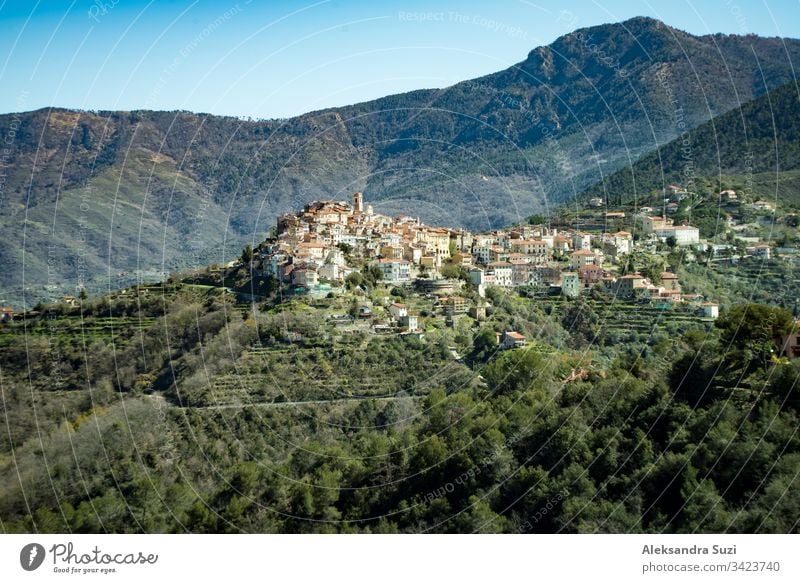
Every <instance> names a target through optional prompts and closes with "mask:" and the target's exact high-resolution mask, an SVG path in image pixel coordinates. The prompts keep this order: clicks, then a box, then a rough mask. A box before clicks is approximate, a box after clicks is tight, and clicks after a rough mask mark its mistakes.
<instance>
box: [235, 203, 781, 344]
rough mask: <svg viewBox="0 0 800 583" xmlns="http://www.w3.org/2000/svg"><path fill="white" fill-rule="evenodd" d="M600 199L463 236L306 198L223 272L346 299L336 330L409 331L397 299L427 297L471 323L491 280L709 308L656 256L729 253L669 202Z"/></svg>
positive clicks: (506, 285)
mask: <svg viewBox="0 0 800 583" xmlns="http://www.w3.org/2000/svg"><path fill="white" fill-rule="evenodd" d="M722 195H723V196H725V197H730V196H732V195H733V196H735V194H734V193H732V192H726V193H722ZM678 200H680V198H678ZM601 202H602V201H601ZM600 206H602V204H598V201H596V200H594V199H593V200H591V201H589V204H588V206H587V213H589V214H588V215H584V217H583V219H582V220H577V221H575V223H577V225H578V226H577V227H576V226H575V224H573V225H569V224H561V225H559V226H556V225H555V224H550V225H544V224H534V223H535V222H536V221H534V220H531V221H530V223H529V224H521V225H515V226H511V227H508V228H505V229H499V230H494V231H491V232H484V233H472V232H470V231H467V230H463V229H451V228H444V227H438V226H431V225H426V224H425V223H423V222H422V221H421V220H420V219H419V218H416V217H410V216H396V217H389V216H385V215H382V214H379V213H376V212H375V211H374V209H373V206H372V205H371V204H369V203H368V202H366V201H365V199H364V195H363V193H361V192H356V193H354V194H353V195H352V198H351V200H350V201H316V202H312V203H309V204H307V205H306V206H305V208H304V209H303V210H302V211H300V212H297V213H287V214H284V215H281V216H280V217H278V219H277V225H276V228H275V230H274V231H273V233H272V236H270V237H269V238H268V239H267V240H266V241H264V242H263V243H262V244H261V245H259V246H257V247H256V248H255V249H253V250H252V251H250V250H248V251H247V252H246V256H244V257H243V258H242V259H240V260H238V261H235V262H231V264H230V265H229V266H228V268H234V267H237V265H238V267H239V268H241V267H245V268H247V269H248V270H249V271H250V273H251V274H252V275H253V276H254V277H255V278H267V279H270V280H272V281H273V282H278V283H277V285H279V286H280V289H281V290H282V292H281V293H282V297H284V298H285V297H304V296H306V297H310V298H324V297H333V296H336V295H339V294H347V295H352V296H353V297H354V298H355V300H354V307H353V309H352V310H351V311H350V312H351V313H349V314H335V315H333V316H331V318H332V319H333V320H334V321H335V322H336V323H338V324H340V325H341V326H346V325H347V324H348V323H349V322H351V321H352V320H362V321H363V320H367V321H370V322H371V323H372V331H373V332H377V333H389V332H396V333H404V334H421V333H422V332H423V330H422V329H421V328H420V325H419V314H418V313H415V311H414V306H413V305H412V304H413V302H412V303H411V304H409V303H408V302H407V301H406V298H413V297H417V298H420V297H421V298H425V299H428V300H431V301H432V304H426V305H430V306H431V308H432V309H428V310H426V311H425V315H426V316H427V315H434V314H436V315H438V316H441V317H443V318H444V319H445V321H446V322H447V325H449V326H452V322H453V319H454V318H456V319H457V318H458V317H459V316H462V315H467V314H468V315H469V316H471V317H472V318H474V319H475V320H477V321H482V320H484V319H485V318H486V312H487V309H489V310H491V298H487V289H489V288H493V287H494V288H499V289H501V290H506V291H512V290H513V291H516V292H519V294H521V295H524V296H525V297H529V298H541V299H543V300H552V299H553V298H579V297H581V296H586V297H592V298H594V299H599V300H603V299H605V300H606V301H607V302H611V301H613V302H623V303H626V304H630V305H635V306H639V307H640V308H641V307H648V308H656V309H660V310H672V309H680V310H683V311H688V312H690V313H691V314H693V315H694V316H696V317H697V318H699V319H706V320H712V319H715V318H716V317H717V316H718V315H719V305H718V304H717V303H716V302H715V301H714V298H712V297H704V296H703V295H702V294H699V293H686V292H685V291H684V290H683V289H682V285H681V281H680V278H679V276H678V274H677V269H676V267H677V265H670V264H669V263H668V262H669V261H670V259H672V260H674V258H675V257H679V258H680V262H681V264H686V263H691V262H694V261H697V260H698V258H708V257H721V256H722V255H725V254H726V253H727V255H726V256H728V257H729V256H730V255H731V254H730V253H728V247H729V246H725V245H718V244H714V243H711V242H709V241H706V240H703V239H701V237H700V231H699V229H698V228H697V227H695V226H692V225H690V224H685V223H683V224H678V223H677V222H676V221H674V220H673V219H672V218H671V217H670V216H669V215H670V214H673V213H674V210H675V209H674V208H673V207H675V206H677V205H676V204H672V203H670V205H668V206H666V205H665V207H664V209H663V212H662V213H661V214H660V215H659V214H658V213H657V212H655V211H654V209H653V208H649V207H644V208H642V209H639V212H638V213H637V214H636V215H634V216H630V217H626V214H625V212H601V215H602V216H598V212H595V213H594V215H592V211H593V210H594V211H596V210H597V208H598V207H600ZM601 211H602V209H601ZM587 216H589V217H592V216H594V219H593V220H594V221H595V222H597V221H604V222H605V225H608V224H616V225H622V226H623V227H624V225H630V227H629V229H630V230H624V228H619V229H618V230H615V231H613V232H608V230H607V229H605V230H603V229H592V228H591V225H589V226H587V227H585V228H583V229H582V228H580V225H581V223H583V224H586V223H591V222H592V220H588V219H587V218H586V217H587ZM609 221H611V222H609ZM562 223H563V221H562ZM634 232H635V235H634ZM730 247H732V246H730ZM771 251H772V250H771V247H770V246H769V245H767V244H762V243H755V244H752V245H750V246H748V247H746V248H745V249H743V250H742V252H743V253H744V254H747V255H750V256H754V257H765V258H769V257H770V253H771ZM243 262H246V263H247V265H242V263H243ZM642 265H644V266H646V267H645V268H644V269H641V267H640V266H642ZM370 284H374V285H380V286H384V287H387V288H391V289H392V294H391V295H388V296H387V297H385V298H383V300H382V302H380V303H381V304H382V305H380V306H376V305H375V304H374V302H371V301H370V298H369V297H368V294H367V293H366V290H367V288H368V287H369V285H370ZM498 340H499V342H500V346H501V347H502V348H510V347H515V346H521V345H524V344H525V342H526V339H525V337H524V336H523V335H521V334H520V333H519V332H516V331H514V330H509V331H507V332H506V333H505V334H498Z"/></svg>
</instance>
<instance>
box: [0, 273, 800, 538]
mask: <svg viewBox="0 0 800 583" xmlns="http://www.w3.org/2000/svg"><path fill="white" fill-rule="evenodd" d="M490 295H491V299H492V302H493V305H494V309H493V311H492V313H491V315H490V317H489V319H488V321H487V323H486V324H485V325H484V326H483V327H482V328H475V327H470V326H468V325H467V324H466V322H467V320H463V322H465V324H464V325H463V326H462V325H458V326H456V327H455V328H453V329H451V328H447V327H441V328H438V329H431V330H430V331H429V333H428V334H426V336H425V337H424V338H423V339H420V338H417V337H411V336H409V337H401V336H386V337H380V336H374V335H373V336H368V335H363V334H354V335H352V336H348V337H342V336H341V335H337V334H336V333H335V330H334V328H333V327H332V326H330V325H329V324H328V323H326V321H325V318H324V316H323V314H326V313H328V311H329V310H330V309H339V308H340V307H341V306H336V305H333V304H335V302H336V301H337V300H336V299H326V300H319V301H315V302H311V301H292V302H285V303H283V304H277V305H266V304H265V305H258V306H255V305H253V306H251V305H238V304H236V303H235V302H234V301H233V300H232V299H231V297H230V294H225V293H222V292H221V291H220V290H204V289H202V288H200V287H192V286H188V285H182V284H180V283H174V282H173V283H171V284H168V285H165V286H162V287H160V288H155V287H154V288H152V289H151V290H150V293H149V294H144V293H139V294H135V293H127V294H115V295H114V296H110V297H104V298H98V299H88V298H87V299H83V300H82V301H81V303H80V305H79V306H77V307H68V306H64V305H58V306H47V305H42V306H37V311H36V312H35V313H32V314H30V315H29V317H28V318H26V319H25V320H24V321H15V322H13V323H10V324H5V325H3V328H2V329H0V332H2V333H0V388H1V389H2V397H3V398H2V408H3V410H2V415H0V431H1V432H2V434H3V435H6V436H8V438H7V439H3V440H2V441H1V442H0V492H1V494H2V495H0V528H2V530H3V531H4V532H187V531H189V532H289V533H295V532H298V533H299V532H375V533H380V532H507V533H511V532H531V533H536V532H540V533H544V532H546V533H551V532H561V533H578V532H581V533H582V532H797V531H798V516H800V489H799V488H798V481H797V472H798V467H800V436H798V432H797V427H798V414H799V413H800V411H798V407H800V399H798V397H799V395H798V390H799V388H800V385H799V384H798V381H799V380H800V368H798V363H797V361H793V362H790V361H787V360H785V359H782V358H778V357H777V355H776V353H775V344H774V341H773V338H775V337H777V336H780V335H782V334H785V333H786V331H787V330H788V327H790V326H791V322H792V317H791V314H790V313H789V312H787V311H785V310H783V309H780V308H777V307H770V306H768V305H763V304H750V303H747V302H746V301H745V300H744V299H739V300H737V303H734V304H731V305H730V307H729V308H728V309H726V310H725V312H724V313H723V315H722V316H721V317H720V318H719V320H717V321H716V323H710V322H704V321H697V320H688V319H683V320H682V319H679V318H677V317H675V318H673V319H670V318H671V316H670V315H669V314H653V315H652V316H651V317H652V320H650V321H648V322H649V323H647V324H646V325H645V324H641V323H636V324H634V323H632V322H633V321H630V322H623V321H620V320H619V317H620V316H619V313H622V312H624V311H625V310H621V309H616V310H615V309H613V307H612V309H611V310H606V311H603V310H601V309H600V306H599V304H597V303H595V302H594V301H593V300H592V298H587V299H581V300H573V301H566V300H558V301H555V300H554V301H553V302H550V303H542V302H540V301H533V300H530V299H528V298H525V297H520V296H517V295H511V294H506V293H504V292H501V291H500V290H496V289H490ZM733 299H734V300H735V299H736V298H733ZM344 307H345V308H346V306H344ZM631 313H632V317H633V316H636V317H643V315H645V314H646V310H644V309H643V308H642V309H641V310H639V311H638V312H637V313H636V314H633V312H631ZM648 317H650V316H648ZM637 322H639V321H638V320H637ZM510 328H514V329H518V330H522V331H524V332H525V333H526V335H527V336H528V337H529V338H530V339H532V342H531V343H530V344H529V346H528V347H527V348H524V349H516V350H510V351H502V352H501V351H498V350H497V339H496V336H495V332H496V331H497V332H499V331H502V330H507V329H510ZM23 337H24V338H25V341H24V342H23V341H22V338H23ZM454 353H457V354H456V355H457V358H456V357H455V356H454Z"/></svg>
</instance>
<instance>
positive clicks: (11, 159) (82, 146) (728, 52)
mask: <svg viewBox="0 0 800 583" xmlns="http://www.w3.org/2000/svg"><path fill="white" fill-rule="evenodd" d="M794 62H800V41H798V40H795V39H780V38H761V37H757V36H735V35H721V34H718V35H710V36H701V37H697V36H692V35H690V34H687V33H685V32H682V31H679V30H676V29H673V28H671V27H669V26H666V25H665V24H663V23H661V22H658V21H656V20H652V19H648V18H635V19H632V20H628V21H626V22H623V23H618V24H608V25H602V26H596V27H591V28H587V29H581V30H578V31H575V32H573V33H570V34H567V35H565V36H563V37H561V38H559V39H557V40H556V41H555V42H554V43H553V44H551V45H549V46H547V47H539V48H536V49H534V50H533V51H531V52H530V53H529V54H528V56H527V58H526V59H525V60H524V61H522V62H521V63H519V64H517V65H515V66H513V67H510V68H508V69H506V70H504V71H500V72H498V73H494V74H492V75H487V76H485V77H481V78H478V79H474V80H471V81H465V82H463V83H459V84H456V85H454V86H452V87H447V88H444V89H425V90H420V91H413V92H409V93H403V94H399V95H392V96H388V97H384V98H381V99H377V100H374V101H369V102H365V103H360V104H356V105H351V106H346V107H339V108H332V109H326V110H323V111H318V112H313V113H309V114H305V115H302V116H298V117H295V118H291V119H286V120H268V121H243V120H240V119H237V118H230V117H220V116H212V115H206V114H194V113H189V112H154V111H133V112H76V111H69V110H63V109H47V110H39V111H34V112H28V113H21V114H7V115H3V116H0V136H4V140H5V141H6V142H8V141H10V142H12V143H10V144H9V148H8V151H7V152H5V153H4V156H3V160H2V162H3V172H2V178H0V179H1V180H2V189H0V197H1V199H0V200H2V206H0V208H1V209H2V211H0V215H1V216H0V221H2V228H3V233H4V237H3V238H2V239H1V240H0V257H2V259H3V265H4V269H3V271H2V278H0V286H2V287H1V288H0V290H2V292H3V293H2V295H0V299H2V300H3V301H4V302H6V303H11V304H15V305H21V304H22V303H23V299H24V301H25V302H26V303H28V304H30V303H31V302H32V300H33V299H35V298H37V297H40V296H45V295H47V294H50V295H53V294H56V293H61V292H62V291H63V290H68V289H70V288H71V289H74V287H75V285H76V284H77V283H79V282H80V281H83V282H87V283H88V284H89V287H90V289H102V287H103V286H106V287H117V286H118V285H119V284H121V283H127V282H129V281H130V280H131V279H132V278H135V277H138V276H139V275H140V274H141V272H145V273H151V274H152V275H153V277H156V274H155V272H158V271H161V270H171V269H174V268H177V267H181V266H189V265H199V264H205V263H209V262H212V261H221V260H229V259H230V258H232V257H234V256H236V255H238V254H239V251H240V249H241V247H242V245H243V244H244V243H246V242H252V241H259V240H260V239H262V238H263V237H264V235H265V234H266V232H267V230H268V229H269V228H270V227H271V226H272V225H273V224H274V218H275V216H276V214H278V213H280V212H284V211H288V210H294V209H297V208H298V207H300V206H302V204H303V203H305V202H307V201H309V200H313V199H319V198H346V197H348V196H349V194H350V193H351V192H352V191H355V190H363V191H364V192H365V195H366V198H367V201H368V202H372V203H374V204H375V207H376V210H378V211H380V212H385V213H389V214H395V213H403V214H411V215H419V216H420V217H422V218H423V219H424V220H425V221H427V222H430V223H436V224H444V225H449V226H465V227H469V228H472V229H477V230H480V229H487V228H490V227H496V226H500V225H502V224H506V223H509V222H512V221H515V220H518V219H520V218H522V217H524V216H527V215H529V214H531V213H533V212H546V211H547V209H548V207H549V206H550V205H552V204H557V203H560V202H563V201H565V200H568V199H570V198H571V197H573V196H575V195H577V194H578V193H580V192H582V191H583V190H584V189H585V188H587V187H589V186H591V185H593V184H595V183H597V182H598V181H600V180H601V179H602V178H603V177H607V176H608V175H610V174H613V173H614V172H615V171H617V170H619V169H620V168H626V167H629V166H631V165H632V164H633V163H634V162H635V161H636V160H637V159H638V158H640V157H641V156H643V155H646V154H648V153H650V152H653V151H655V150H656V149H657V148H659V147H660V146H662V145H664V144H666V143H667V142H669V141H670V140H672V139H673V138H676V137H677V136H680V135H682V134H683V133H684V132H687V131H688V130H690V129H692V128H694V127H696V126H698V125H700V124H702V123H704V122H707V121H708V120H710V119H711V118H713V117H714V116H717V115H720V114H723V113H725V112H727V111H730V110H732V109H736V108H739V107H740V106H741V105H742V104H744V103H746V102H748V101H750V100H752V99H754V98H756V97H758V96H760V95H763V94H765V93H766V92H767V91H769V90H772V89H775V88H777V87H780V86H782V85H784V84H786V83H787V82H789V81H791V80H793V78H794V75H793V68H792V63H794ZM9 136H11V137H12V138H11V139H10V140H9V139H8V137H9ZM606 184H617V183H614V182H612V183H608V182H607V183H606ZM620 184H621V183H620ZM121 272H122V273H126V274H128V275H125V276H122V277H120V276H118V274H119V273H121ZM47 284H49V285H50V286H51V287H50V288H48V289H45V288H44V287H43V286H45V285H47ZM23 286H24V288H25V289H26V292H25V296H24V298H23V297H22V295H21V290H22V289H23Z"/></svg>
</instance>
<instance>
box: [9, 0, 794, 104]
mask: <svg viewBox="0 0 800 583" xmlns="http://www.w3.org/2000/svg"><path fill="white" fill-rule="evenodd" d="M637 15H646V16H653V17H655V18H659V19H661V20H663V21H664V22H666V23H667V24H669V25H671V26H674V27H676V28H680V29H682V30H686V31H688V32H690V33H693V34H707V33H713V32H723V33H731V34H749V33H754V34H759V35H763V36H787V37H795V38H798V37H800V0H767V1H763V0H751V1H747V0H705V1H704V0H695V1H691V2H687V1H685V0H675V1H673V2H669V3H661V2H656V1H655V0H651V1H639V0H628V1H608V0H605V1H602V2H587V1H577V0H563V1H561V2H547V1H544V0H536V1H533V0H531V1H528V0H495V1H493V2H486V1H484V2H478V1H473V0H462V1H460V2H455V1H451V0H441V1H436V0H428V1H420V0H401V1H387V2H383V1H379V0H373V1H367V0H307V1H306V0H304V1H300V0H297V1H281V0H270V1H259V0H238V1H235V0H219V1H213V2H212V1H208V0H166V1H164V0H161V1H157V2H156V1H139V0H91V1H89V0H74V1H62V0H41V1H39V2H36V1H35V0H34V1H31V0H28V1H16V0H5V1H4V0H0V88H2V90H0V112H11V111H24V110H32V109H37V108H40V107H47V106H51V105H52V106H60V107H71V108H80V109H123V110H129V109H166V110H174V109H186V110H191V111H198V112H209V113H216V114H227V115H236V116H243V117H247V116H250V117H254V118H273V117H287V116H291V115H296V114H299V113H303V112H306V111H311V110H314V109H320V108H323V107H329V106H334V105H344V104H348V103H355V102H358V101H365V100H368V99H372V98H375V97H379V96H382V95H387V94H391V93H397V92H401V91H408V90H412V89H418V88H425V87H443V86H447V85H451V84H453V83H455V82H457V81H461V80H464V79H470V78H473V77H477V76H480V75H484V74H487V73H491V72H494V71H498V70H501V69H504V68H506V67H508V66H510V65H512V64H514V63H518V62H519V61H521V60H523V59H524V58H525V56H526V55H527V53H528V52H529V51H530V50H531V49H533V48H535V47H537V46H540V45H544V44H549V43H550V42H552V41H553V40H554V39H556V38H557V37H558V36H560V35H562V34H566V33H567V32H570V31H571V30H574V29H575V28H580V27H585V26H592V25H596V24H600V23H604V22H615V21H620V20H625V19H627V18H630V17H632V16H637Z"/></svg>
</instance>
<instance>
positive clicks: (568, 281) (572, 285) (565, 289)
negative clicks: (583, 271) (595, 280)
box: [561, 272, 581, 298]
mask: <svg viewBox="0 0 800 583" xmlns="http://www.w3.org/2000/svg"><path fill="white" fill-rule="evenodd" d="M561 293H563V294H564V295H565V296H567V297H568V298H576V297H578V296H579V295H580V293H581V280H580V278H579V277H578V274H577V273H574V272H566V273H562V274H561Z"/></svg>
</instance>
